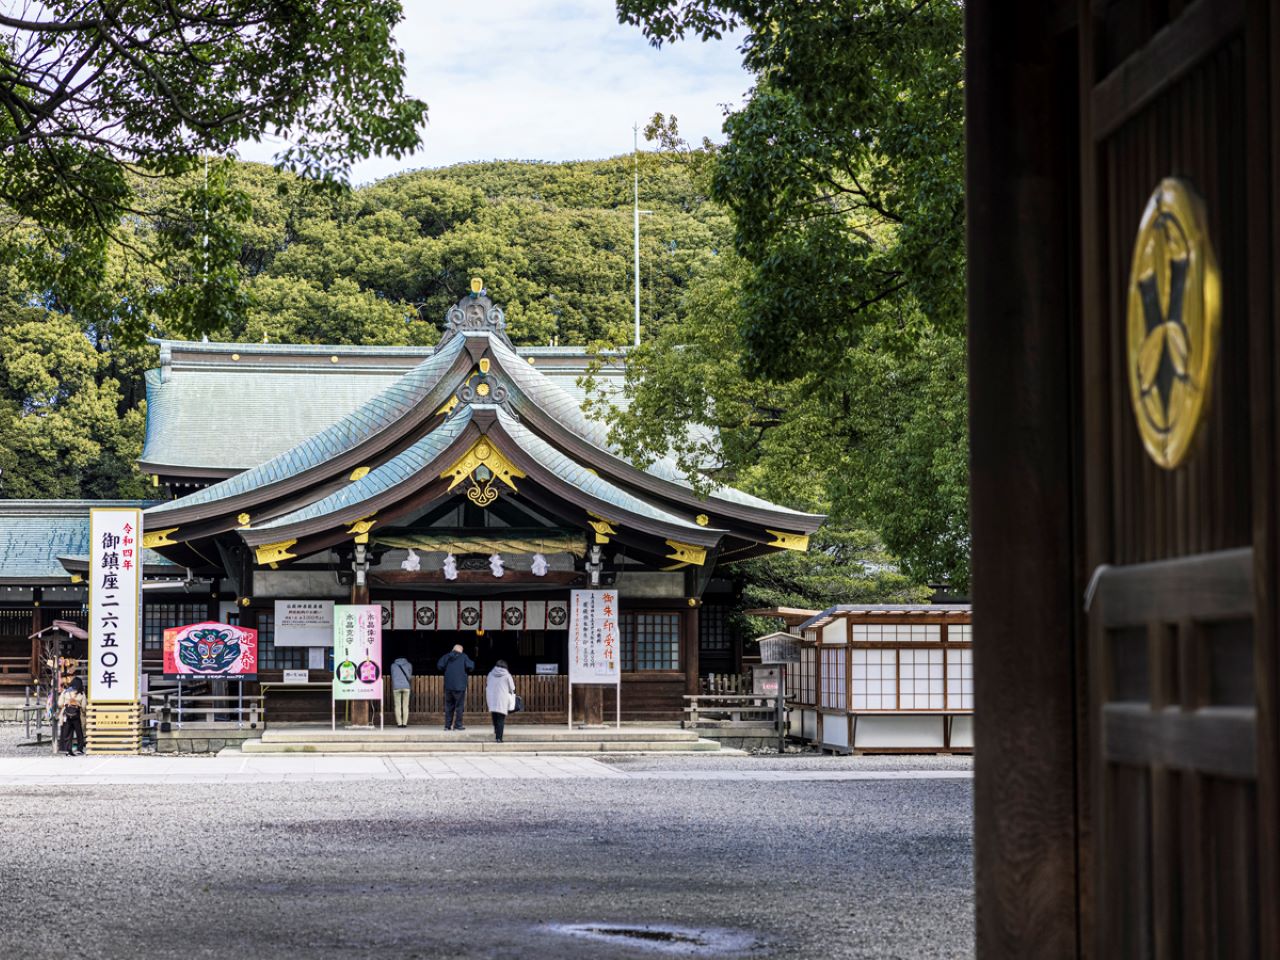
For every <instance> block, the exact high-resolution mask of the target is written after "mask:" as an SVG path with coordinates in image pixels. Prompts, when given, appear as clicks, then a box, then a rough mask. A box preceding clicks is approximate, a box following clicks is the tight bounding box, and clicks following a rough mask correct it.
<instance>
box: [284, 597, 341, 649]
mask: <svg viewBox="0 0 1280 960" xmlns="http://www.w3.org/2000/svg"><path fill="white" fill-rule="evenodd" d="M272 640H273V641H274V642H275V645H276V646H277V647H327V646H329V644H331V643H332V642H333V601H332V600H277V601H276V632H275V636H274V637H272Z"/></svg>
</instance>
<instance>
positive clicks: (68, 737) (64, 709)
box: [58, 677, 86, 757]
mask: <svg viewBox="0 0 1280 960" xmlns="http://www.w3.org/2000/svg"><path fill="white" fill-rule="evenodd" d="M85 706H86V701H85V696H84V681H83V680H81V679H80V678H79V677H76V678H75V679H74V680H72V681H71V686H69V687H67V689H65V690H63V691H62V693H61V695H60V696H59V697H58V720H59V722H60V723H61V724H62V726H61V728H60V729H59V731H58V751H59V752H60V753H65V754H66V755H67V756H69V757H71V756H75V754H76V753H77V752H79V753H80V755H81V756H83V755H84V710H85Z"/></svg>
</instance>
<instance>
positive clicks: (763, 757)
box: [599, 753, 973, 770]
mask: <svg viewBox="0 0 1280 960" xmlns="http://www.w3.org/2000/svg"><path fill="white" fill-rule="evenodd" d="M599 759H601V760H603V761H604V762H605V763H609V764H612V765H613V766H615V767H618V768H619V769H621V770H684V769H704V768H705V769H708V770H972V769H973V757H967V756H943V755H939V756H930V755H927V754H926V755H911V756H869V757H833V756H829V755H823V754H820V753H787V754H784V755H783V756H778V755H777V754H776V753H772V754H770V753H762V754H754V755H749V756H724V757H722V756H718V755H716V754H714V753H713V754H705V753H673V754H670V755H669V756H653V755H649V756H626V755H621V756H602V757H600V758H599Z"/></svg>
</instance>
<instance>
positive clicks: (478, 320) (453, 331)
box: [438, 277, 515, 350]
mask: <svg viewBox="0 0 1280 960" xmlns="http://www.w3.org/2000/svg"><path fill="white" fill-rule="evenodd" d="M471 331H487V332H488V333H491V334H493V335H494V336H495V337H498V338H499V339H500V340H501V341H502V342H503V343H505V344H506V345H507V346H508V347H511V349H513V350H514V349H515V347H514V345H513V344H512V343H511V340H510V339H509V338H508V337H507V317H506V314H504V313H503V312H502V308H501V307H499V306H498V305H497V304H495V303H494V302H493V301H492V300H490V299H489V292H488V291H487V290H486V289H485V288H484V281H483V280H481V279H480V278H479V277H475V278H473V279H472V281H471V292H470V293H468V294H467V295H466V296H464V297H463V298H462V299H461V300H459V301H458V302H457V303H455V304H454V305H453V306H452V307H450V308H449V312H448V313H446V314H445V316H444V335H443V336H442V337H441V338H440V344H439V345H438V346H443V345H444V344H446V343H448V342H449V341H450V340H452V339H453V338H454V337H456V336H458V335H459V334H463V333H468V332H471Z"/></svg>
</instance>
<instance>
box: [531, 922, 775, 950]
mask: <svg viewBox="0 0 1280 960" xmlns="http://www.w3.org/2000/svg"><path fill="white" fill-rule="evenodd" d="M549 929H550V930H552V931H554V932H556V933H559V934H563V935H564V936H569V937H577V938H578V939H581V940H593V941H595V942H596V943H614V944H617V945H618V946H622V947H629V948H632V949H639V950H651V951H653V952H654V953H664V954H669V955H675V956H685V957H715V956H726V955H729V954H737V953H743V952H745V951H748V950H751V949H753V948H756V947H759V946H761V944H760V942H759V941H758V940H757V939H756V938H755V937H753V936H751V935H750V934H748V933H744V932H742V931H739V930H697V929H693V928H691V927H670V926H660V925H655V924H641V925H628V924H621V923H553V924H550V925H549Z"/></svg>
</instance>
